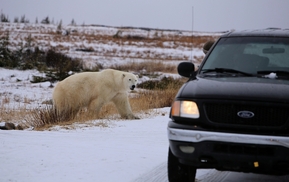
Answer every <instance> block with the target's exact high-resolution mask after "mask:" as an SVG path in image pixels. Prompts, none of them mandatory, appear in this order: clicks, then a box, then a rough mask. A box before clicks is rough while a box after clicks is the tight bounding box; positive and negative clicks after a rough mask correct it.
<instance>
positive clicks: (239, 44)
mask: <svg viewBox="0 0 289 182" xmlns="http://www.w3.org/2000/svg"><path fill="white" fill-rule="evenodd" d="M205 45H210V44H205ZM205 47H206V46H204V48H205ZM206 50H207V51H206V56H205V58H204V60H203V62H202V64H201V65H200V66H199V68H198V69H197V71H195V66H194V64H192V63H190V62H182V63H180V64H179V66H178V73H179V74H180V75H182V76H185V77H188V78H189V80H188V81H187V82H186V83H185V84H184V85H183V86H182V87H181V89H180V90H179V92H178V94H177V95H176V98H175V101H174V102H173V104H172V107H171V113H170V121H169V123H168V139H169V153H168V178H169V181H171V182H172V181H178V182H180V181H195V176H196V170H197V169H198V168H215V169H217V170H224V171H239V172H252V173H260V174H272V175H284V174H289V29H275V28H269V29H263V30H253V31H252V30H250V31H248V30H246V31H233V32H229V33H226V34H224V35H222V36H220V38H219V39H218V40H217V41H215V42H214V43H213V44H212V45H211V47H210V49H209V50H208V49H206Z"/></svg>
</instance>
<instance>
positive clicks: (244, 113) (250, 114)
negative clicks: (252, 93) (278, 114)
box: [237, 111, 254, 118]
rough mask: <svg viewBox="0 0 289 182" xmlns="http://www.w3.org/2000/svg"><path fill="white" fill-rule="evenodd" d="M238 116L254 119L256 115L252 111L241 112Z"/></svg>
mask: <svg viewBox="0 0 289 182" xmlns="http://www.w3.org/2000/svg"><path fill="white" fill-rule="evenodd" d="M237 115H238V116H239V117H241V118H252V117H254V113H253V112H251V111H239V112H238V113H237Z"/></svg>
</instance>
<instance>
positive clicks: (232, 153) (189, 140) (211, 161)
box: [168, 127, 289, 174]
mask: <svg viewBox="0 0 289 182" xmlns="http://www.w3.org/2000/svg"><path fill="white" fill-rule="evenodd" d="M168 139H169V142H170V148H171V151H172V153H173V154H174V155H175V156H176V157H177V158H178V159H179V161H180V162H181V163H183V164H186V165H191V166H194V167H196V168H216V169H219V170H227V171H238V172H254V173H263V174H264V173H265V174H289V137H280V136H268V135H252V134H236V133H223V132H210V131H200V130H192V129H190V130H186V129H178V128H171V127H168ZM184 148H185V150H184ZM192 148H193V149H194V150H192Z"/></svg>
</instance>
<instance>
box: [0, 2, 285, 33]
mask: <svg viewBox="0 0 289 182" xmlns="http://www.w3.org/2000/svg"><path fill="white" fill-rule="evenodd" d="M0 10H1V12H2V13H3V14H4V15H6V16H8V18H9V20H10V22H13V21H14V18H15V17H18V18H21V16H23V15H25V17H26V19H28V20H29V21H30V23H35V20H36V18H37V19H38V22H40V21H41V20H43V19H44V18H45V17H47V16H48V17H49V19H50V20H53V21H54V23H58V22H59V21H60V20H61V21H62V23H63V25H66V24H70V23H71V21H72V19H74V20H75V22H76V23H77V24H79V25H82V24H98V25H109V26H132V27H148V28H160V29H177V30H192V29H193V30H194V31H208V32H215V31H225V30H231V29H237V30H241V29H255V28H268V27H279V28H289V0H47V1H45V0H0Z"/></svg>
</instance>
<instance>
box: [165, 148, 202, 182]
mask: <svg viewBox="0 0 289 182" xmlns="http://www.w3.org/2000/svg"><path fill="white" fill-rule="evenodd" d="M196 172H197V169H196V168H195V167H192V166H187V165H184V164H181V163H180V162H179V160H178V158H177V157H175V156H174V154H173V153H172V152H171V149H170V148H169V154H168V179H169V182H195V178H196Z"/></svg>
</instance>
